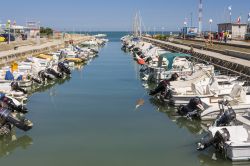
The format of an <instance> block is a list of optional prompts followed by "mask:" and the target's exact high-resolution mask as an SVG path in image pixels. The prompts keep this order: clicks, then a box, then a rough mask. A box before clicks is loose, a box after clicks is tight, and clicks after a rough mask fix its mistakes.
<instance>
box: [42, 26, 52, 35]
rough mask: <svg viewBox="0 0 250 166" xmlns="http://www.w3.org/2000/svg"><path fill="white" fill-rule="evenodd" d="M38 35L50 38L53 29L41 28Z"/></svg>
mask: <svg viewBox="0 0 250 166" xmlns="http://www.w3.org/2000/svg"><path fill="white" fill-rule="evenodd" d="M40 34H41V35H42V36H52V35H53V29H51V28H49V27H41V28H40Z"/></svg>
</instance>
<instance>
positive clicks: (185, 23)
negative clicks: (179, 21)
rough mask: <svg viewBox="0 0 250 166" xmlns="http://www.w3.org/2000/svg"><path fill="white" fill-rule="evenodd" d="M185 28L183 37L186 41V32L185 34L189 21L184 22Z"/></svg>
mask: <svg viewBox="0 0 250 166" xmlns="http://www.w3.org/2000/svg"><path fill="white" fill-rule="evenodd" d="M184 28H185V29H184ZM184 28H183V37H184V40H185V39H186V32H185V30H186V31H187V21H184Z"/></svg>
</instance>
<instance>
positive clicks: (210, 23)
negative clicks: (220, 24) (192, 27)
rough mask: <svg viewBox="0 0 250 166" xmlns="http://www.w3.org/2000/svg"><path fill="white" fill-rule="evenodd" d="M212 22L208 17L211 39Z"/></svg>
mask: <svg viewBox="0 0 250 166" xmlns="http://www.w3.org/2000/svg"><path fill="white" fill-rule="evenodd" d="M212 23H213V20H212V19H211V18H210V19H209V25H210V29H209V30H210V40H211V41H212Z"/></svg>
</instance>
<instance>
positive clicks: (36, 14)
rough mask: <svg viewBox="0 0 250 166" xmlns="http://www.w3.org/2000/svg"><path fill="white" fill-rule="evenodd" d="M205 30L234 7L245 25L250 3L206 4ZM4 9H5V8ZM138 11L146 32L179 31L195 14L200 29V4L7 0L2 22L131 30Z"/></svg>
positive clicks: (223, 0)
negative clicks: (191, 15) (27, 21)
mask: <svg viewBox="0 0 250 166" xmlns="http://www.w3.org/2000/svg"><path fill="white" fill-rule="evenodd" d="M203 1H204V5H203V8H204V13H203V15H204V17H203V27H204V30H206V29H208V27H209V24H208V20H209V18H212V19H213V20H214V22H213V29H216V24H217V23H219V22H225V21H226V19H228V17H229V16H228V11H227V8H228V6H229V5H232V14H233V16H232V18H233V21H235V20H236V19H237V17H238V16H240V15H241V16H242V22H246V20H247V14H248V13H249V12H250V0H203ZM3 6H4V7H3ZM137 10H139V11H140V13H141V16H142V19H143V22H144V25H145V26H146V27H147V28H149V27H150V28H151V30H153V27H154V26H155V27H156V29H158V30H160V29H161V27H165V29H166V30H169V31H173V30H177V29H178V27H181V26H183V22H184V19H185V17H187V18H190V13H191V12H193V24H194V25H197V20H198V18H197V15H198V14H197V13H198V0H5V1H1V15H0V20H1V22H2V23H5V22H6V20H7V19H11V20H16V22H17V24H24V23H25V21H26V20H37V21H40V22H41V24H42V25H43V26H50V27H53V28H56V29H67V30H73V29H75V30H130V29H131V24H132V18H133V16H134V14H135V12H136V11H137Z"/></svg>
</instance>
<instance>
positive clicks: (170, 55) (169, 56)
mask: <svg viewBox="0 0 250 166" xmlns="http://www.w3.org/2000/svg"><path fill="white" fill-rule="evenodd" d="M190 56H191V55H189V54H183V53H165V54H162V55H160V58H166V59H167V60H168V62H169V63H168V70H170V69H172V67H173V61H174V58H175V57H190Z"/></svg>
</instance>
